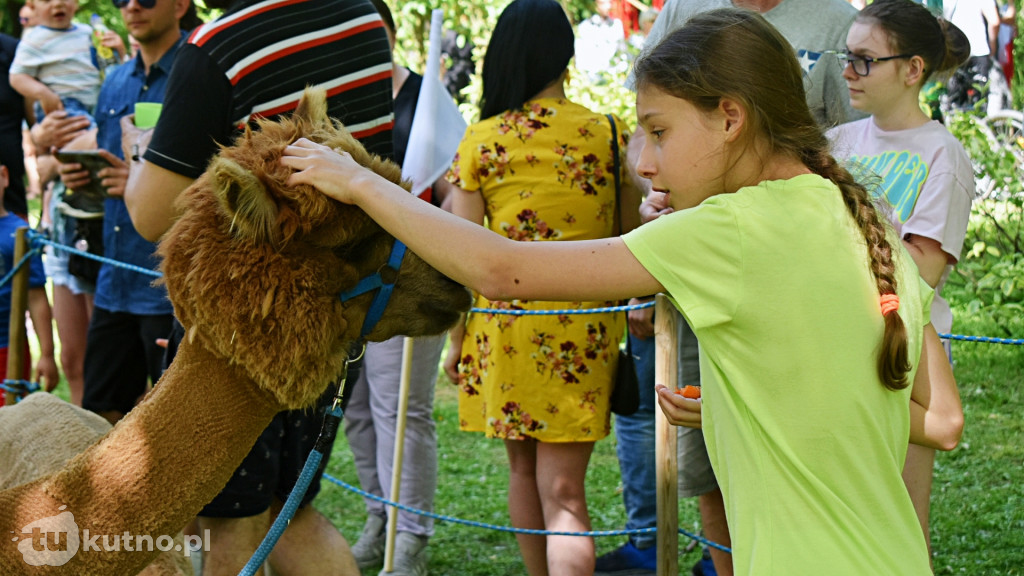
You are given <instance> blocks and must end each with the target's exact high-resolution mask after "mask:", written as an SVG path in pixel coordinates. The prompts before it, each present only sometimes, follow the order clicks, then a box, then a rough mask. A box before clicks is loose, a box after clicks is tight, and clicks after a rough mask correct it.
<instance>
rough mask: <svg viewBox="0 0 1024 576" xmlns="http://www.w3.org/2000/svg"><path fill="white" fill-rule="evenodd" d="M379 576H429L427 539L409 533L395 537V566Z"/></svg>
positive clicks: (400, 533)
mask: <svg viewBox="0 0 1024 576" xmlns="http://www.w3.org/2000/svg"><path fill="white" fill-rule="evenodd" d="M379 576H427V537H426V536H417V535H415V534H410V533H409V532H399V533H398V534H396V535H395V565H394V569H393V570H392V571H391V572H385V571H384V570H381V571H380V575H379Z"/></svg>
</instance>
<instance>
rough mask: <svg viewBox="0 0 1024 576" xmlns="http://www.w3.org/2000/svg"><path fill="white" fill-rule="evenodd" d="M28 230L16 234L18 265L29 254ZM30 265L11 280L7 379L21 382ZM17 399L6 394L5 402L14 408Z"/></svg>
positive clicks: (25, 266) (15, 252)
mask: <svg viewBox="0 0 1024 576" xmlns="http://www.w3.org/2000/svg"><path fill="white" fill-rule="evenodd" d="M27 234H28V228H26V227H24V226H22V227H21V228H18V230H17V232H15V234H14V260H13V264H14V265H17V264H18V262H20V261H21V259H22V258H24V257H25V254H27V253H28V236H27ZM28 268H29V267H28V263H26V264H25V265H24V266H22V267H21V270H18V273H17V274H15V275H14V277H13V278H11V317H10V321H9V322H10V323H9V324H8V334H9V335H10V336H9V338H8V343H7V379H8V380H21V377H22V374H23V373H24V370H25V365H24V355H23V353H22V350H24V349H25V343H26V341H25V308H27V307H28ZM15 401H17V397H16V396H15V394H14V393H13V392H6V393H5V396H4V402H5V404H6V405H7V406H13V405H14V403H15Z"/></svg>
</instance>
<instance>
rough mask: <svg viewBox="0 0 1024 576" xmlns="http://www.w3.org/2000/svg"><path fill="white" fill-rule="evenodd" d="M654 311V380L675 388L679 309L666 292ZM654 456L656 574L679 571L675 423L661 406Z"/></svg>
mask: <svg viewBox="0 0 1024 576" xmlns="http://www.w3.org/2000/svg"><path fill="white" fill-rule="evenodd" d="M655 301H656V304H655V308H654V310H655V312H654V335H655V357H654V382H655V384H664V385H665V386H668V387H669V388H670V389H675V385H676V374H677V364H678V361H679V358H678V356H679V352H678V350H679V348H678V345H677V342H676V323H677V322H678V321H679V313H678V312H677V311H676V309H675V307H674V306H673V305H672V303H671V302H670V301H669V299H668V296H665V295H664V294H658V296H657V297H656V298H655ZM654 459H655V466H656V469H657V507H658V537H657V546H658V566H657V574H658V576H676V575H678V574H679V492H678V487H679V479H678V476H676V427H675V426H673V425H671V424H669V422H668V420H667V419H666V418H665V414H664V413H662V411H661V409H660V408H656V409H655V410H654Z"/></svg>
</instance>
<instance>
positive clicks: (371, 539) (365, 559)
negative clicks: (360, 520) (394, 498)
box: [352, 514, 387, 568]
mask: <svg viewBox="0 0 1024 576" xmlns="http://www.w3.org/2000/svg"><path fill="white" fill-rule="evenodd" d="M386 527H387V520H386V519H384V518H381V517H380V516H377V515H376V514H369V515H367V517H366V525H365V526H363V533H362V534H360V535H359V540H357V541H356V543H355V544H353V545H352V555H353V556H355V558H356V564H357V565H358V566H359V568H370V567H373V566H380V564H381V563H383V562H384V545H385V533H384V530H385V528H386Z"/></svg>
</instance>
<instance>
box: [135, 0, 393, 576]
mask: <svg viewBox="0 0 1024 576" xmlns="http://www.w3.org/2000/svg"><path fill="white" fill-rule="evenodd" d="M223 2H225V0H206V5H207V6H208V7H210V8H227V11H226V13H225V15H224V16H223V17H222V18H220V19H219V20H217V21H215V22H211V23H209V24H206V25H204V26H201V27H199V28H197V29H196V30H195V31H194V32H193V33H192V35H191V36H190V37H189V39H188V42H187V44H186V45H184V46H183V47H182V48H181V50H180V52H179V53H178V56H177V59H176V61H175V65H174V68H173V70H172V71H171V76H170V79H169V83H168V87H167V93H166V97H165V100H164V106H163V111H162V113H161V115H160V120H159V122H158V123H157V126H156V128H155V130H153V131H152V133H150V132H144V133H140V132H138V131H134V133H133V132H132V130H131V128H130V127H126V129H125V136H124V140H123V143H124V144H126V145H127V146H126V147H127V148H129V149H130V148H131V146H132V145H133V144H134V145H137V146H139V149H140V151H141V150H144V153H142V154H141V156H142V157H141V158H140V159H138V160H137V161H134V162H133V163H132V166H131V172H130V176H129V182H128V185H127V189H126V191H125V201H126V204H127V206H128V209H129V212H130V213H131V217H132V222H133V223H134V225H135V227H136V229H137V230H138V231H139V233H140V234H141V235H142V236H144V237H146V238H147V239H150V240H154V241H155V240H157V239H158V238H159V237H160V236H162V235H163V234H164V233H165V232H166V231H167V230H168V229H169V228H170V227H171V224H173V222H174V220H175V219H176V218H177V216H178V214H177V212H176V208H175V199H176V198H177V197H178V195H179V194H181V192H183V191H184V190H185V189H186V188H187V187H188V186H189V185H191V184H192V182H193V181H195V180H196V179H197V178H198V177H199V176H200V175H201V174H202V173H203V171H204V170H205V169H206V165H207V163H208V161H209V160H210V159H211V158H212V157H213V156H214V155H215V154H216V153H217V150H218V146H219V145H227V144H230V143H231V140H232V139H233V138H234V136H236V135H238V134H239V133H240V130H241V129H243V128H244V127H245V126H246V124H248V123H250V122H251V121H252V120H253V119H255V118H258V117H264V118H273V117H275V116H278V115H282V114H289V113H291V112H292V111H293V110H294V109H295V107H296V106H297V105H298V101H299V99H300V97H301V96H302V93H303V90H304V89H305V87H306V86H307V85H317V86H322V87H324V88H326V90H327V94H328V114H329V115H330V116H331V117H333V118H336V119H338V120H340V121H341V122H343V123H344V124H345V126H346V127H347V128H348V129H349V131H350V132H351V133H352V134H353V136H355V137H356V138H357V139H359V140H360V141H361V142H362V144H363V145H364V146H365V147H366V148H367V150H369V151H370V152H372V153H376V154H379V155H382V156H385V157H390V156H391V154H392V144H391V127H392V124H393V113H392V100H391V69H392V68H391V56H390V50H389V45H388V41H387V36H386V34H385V32H384V27H383V24H382V21H381V19H380V16H379V15H378V13H377V11H376V10H375V9H374V7H373V5H372V4H371V3H370V1H369V0H235V1H234V2H232V3H231V4H230V6H221V5H219V4H221V3H223ZM150 136H151V140H150ZM147 144H148V146H147ZM178 327H179V328H180V325H179V326H178ZM179 338H180V336H179ZM174 340H175V338H173V337H172V342H171V344H172V349H173V344H174V343H175V342H174ZM350 377H352V376H350ZM318 408H319V409H318V410H309V411H307V412H306V413H301V412H298V411H295V412H282V413H280V414H278V416H277V418H275V420H274V422H273V423H272V424H271V425H270V427H268V428H267V430H266V431H265V432H264V433H263V435H262V436H261V437H260V439H259V440H258V441H257V443H256V446H255V447H254V448H253V451H252V452H250V454H249V456H247V457H246V460H245V461H244V462H243V463H242V464H241V466H239V468H238V470H236V472H235V475H234V477H233V478H232V479H231V481H230V482H229V483H228V486H227V487H226V488H225V490H224V491H223V492H222V493H221V494H220V495H219V496H218V497H217V498H216V499H215V500H214V501H213V502H212V503H211V504H210V505H208V506H207V508H205V509H204V510H203V512H202V513H200V527H201V529H206V528H210V529H211V532H210V534H211V539H212V543H208V544H210V548H209V552H207V553H205V554H204V559H203V561H204V571H203V574H205V575H206V576H210V575H219V574H232V575H233V574H237V573H238V571H239V570H240V569H241V568H242V566H243V565H244V564H245V563H246V561H247V560H248V559H249V557H250V556H251V555H252V553H253V551H254V550H255V549H256V547H257V546H258V545H259V543H260V541H261V539H262V538H263V536H264V534H265V533H266V531H267V529H268V528H269V525H270V521H271V520H272V516H271V513H272V512H273V513H276V512H277V511H278V510H279V509H280V505H281V503H282V502H283V501H284V499H285V498H286V497H287V494H288V492H289V491H290V489H291V486H292V485H294V482H295V478H296V477H297V476H298V473H299V471H300V470H301V468H302V464H303V461H304V459H305V457H306V455H308V454H309V451H310V449H311V448H312V447H313V443H314V442H315V440H316V438H317V435H318V432H319V426H320V422H321V421H322V407H320V406H318ZM318 416H319V417H318ZM325 464H326V459H325V460H324V463H323V464H322V465H321V469H320V471H319V473H318V475H317V477H316V478H315V479H314V481H313V483H312V484H311V486H310V489H309V492H308V493H307V496H306V498H305V499H304V500H303V504H304V506H303V507H302V508H301V509H300V510H299V511H298V512H297V513H296V515H295V519H294V520H293V521H292V523H291V524H290V525H289V527H288V529H287V530H286V531H285V533H284V535H283V537H282V539H281V541H280V542H279V543H278V545H277V546H276V548H275V549H274V552H273V553H272V554H271V556H270V558H269V561H270V563H271V564H272V565H273V566H274V568H275V570H276V572H277V573H279V574H282V575H287V574H303V575H319V574H338V573H339V572H340V573H342V574H353V575H357V574H359V570H358V568H357V567H356V564H355V561H354V560H353V559H352V555H351V553H350V552H349V550H348V545H347V544H346V543H345V540H344V538H343V537H342V536H341V534H340V533H339V532H338V531H337V530H336V529H335V528H334V526H333V525H332V524H331V523H330V522H329V521H328V520H327V519H326V518H324V517H323V516H322V515H320V514H319V513H318V512H317V511H316V510H314V509H313V508H312V507H311V506H305V504H307V503H309V502H310V501H311V500H312V499H313V497H314V496H315V495H316V493H317V491H318V490H319V480H320V475H321V474H322V472H323V467H324V465H325Z"/></svg>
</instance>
